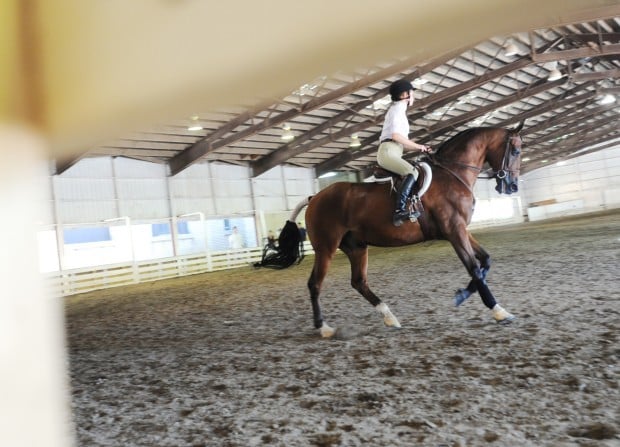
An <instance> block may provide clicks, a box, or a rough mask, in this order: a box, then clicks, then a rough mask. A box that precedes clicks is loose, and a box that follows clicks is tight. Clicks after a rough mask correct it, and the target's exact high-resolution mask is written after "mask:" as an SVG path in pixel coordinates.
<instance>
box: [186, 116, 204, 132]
mask: <svg viewBox="0 0 620 447" xmlns="http://www.w3.org/2000/svg"><path fill="white" fill-rule="evenodd" d="M191 120H192V121H193V124H191V125H189V126H187V130H189V131H190V132H197V131H199V130H202V129H203V127H202V126H201V125H200V124H199V123H198V120H199V116H198V115H194V116H192V117H191Z"/></svg>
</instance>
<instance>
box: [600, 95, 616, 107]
mask: <svg viewBox="0 0 620 447" xmlns="http://www.w3.org/2000/svg"><path fill="white" fill-rule="evenodd" d="M612 102H616V97H615V96H614V95H612V94H611V93H607V94H606V95H605V96H603V98H602V99H601V100H600V101H599V104H600V105H605V104H611V103H612Z"/></svg>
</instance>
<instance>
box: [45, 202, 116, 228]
mask: <svg viewBox="0 0 620 447" xmlns="http://www.w3.org/2000/svg"><path fill="white" fill-rule="evenodd" d="M57 206H58V214H59V220H60V222H61V223H64V224H71V223H94V222H100V221H102V220H105V219H110V218H113V217H118V216H117V213H116V201H114V200H98V201H96V202H95V201H92V202H90V201H85V202H67V201H61V202H58V204H57Z"/></svg>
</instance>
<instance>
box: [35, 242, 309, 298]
mask: <svg viewBox="0 0 620 447" xmlns="http://www.w3.org/2000/svg"><path fill="white" fill-rule="evenodd" d="M304 247H305V253H306V254H312V253H314V251H313V250H312V245H310V242H308V241H306V242H305V245H304ZM262 253H263V249H262V248H261V247H256V248H247V249H243V250H238V251H230V250H227V251H218V252H206V253H199V254H193V255H184V256H177V257H171V258H161V259H152V260H148V261H138V262H135V263H131V262H127V263H120V264H110V265H105V266H98V267H95V268H81V269H72V270H63V271H60V272H54V273H48V274H45V275H44V278H45V281H46V282H47V285H48V287H49V289H50V291H51V293H52V294H53V295H54V296H68V295H75V294H78V293H84V292H90V291H93V290H100V289H107V288H111V287H119V286H125V285H129V284H137V283H142V282H148V281H157V280H160V279H167V278H176V277H180V276H187V275H195V274H198V273H206V272H213V271H216V270H226V269H231V268H239V267H247V266H249V265H252V264H254V263H255V262H258V261H260V260H261V257H262Z"/></svg>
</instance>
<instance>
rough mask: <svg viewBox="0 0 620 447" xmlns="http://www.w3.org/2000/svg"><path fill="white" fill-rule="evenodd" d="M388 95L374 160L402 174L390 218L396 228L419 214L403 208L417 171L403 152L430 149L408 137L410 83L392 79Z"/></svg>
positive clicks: (426, 150)
mask: <svg viewBox="0 0 620 447" xmlns="http://www.w3.org/2000/svg"><path fill="white" fill-rule="evenodd" d="M390 96H391V98H392V105H391V106H390V108H389V109H388V111H387V113H386V114H385V121H384V122H383V130H382V131H381V137H380V142H381V144H380V145H379V151H378V152H377V162H378V163H379V166H381V167H382V168H384V169H387V170H388V171H392V172H395V173H397V174H399V175H401V176H404V177H405V178H404V179H403V181H402V183H401V185H400V189H399V191H398V194H397V196H396V211H395V212H394V217H393V219H392V221H393V222H394V225H396V226H397V227H398V226H400V225H401V224H402V222H403V220H404V219H407V218H410V217H411V218H417V217H418V216H419V213H416V214H417V215H413V216H410V215H409V212H408V211H407V210H405V204H406V202H407V198H408V197H409V194H410V193H411V189H412V188H413V185H414V183H415V181H416V180H417V178H418V172H417V170H416V169H415V168H414V167H413V166H412V165H411V164H410V163H408V162H407V161H405V160H403V158H402V156H403V151H404V150H405V149H410V150H418V151H421V152H430V151H431V148H430V147H429V146H425V145H423V144H418V143H416V142H415V141H412V140H410V139H409V120H408V119H407V106H411V105H412V104H413V85H411V82H409V81H407V80H405V79H400V80H398V81H395V82H393V83H392V85H391V86H390Z"/></svg>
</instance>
